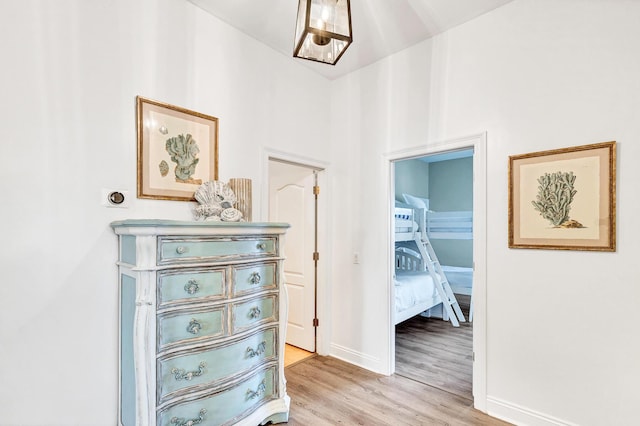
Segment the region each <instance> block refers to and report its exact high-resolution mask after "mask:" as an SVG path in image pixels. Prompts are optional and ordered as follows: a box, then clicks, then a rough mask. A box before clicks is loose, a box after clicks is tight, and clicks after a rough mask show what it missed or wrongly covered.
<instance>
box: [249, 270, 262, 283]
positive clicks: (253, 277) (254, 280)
mask: <svg viewBox="0 0 640 426" xmlns="http://www.w3.org/2000/svg"><path fill="white" fill-rule="evenodd" d="M260 281H262V277H261V276H260V272H252V273H251V277H249V282H250V283H251V284H260Z"/></svg>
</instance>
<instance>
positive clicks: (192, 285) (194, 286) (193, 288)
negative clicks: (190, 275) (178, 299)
mask: <svg viewBox="0 0 640 426" xmlns="http://www.w3.org/2000/svg"><path fill="white" fill-rule="evenodd" d="M198 290H200V286H199V285H198V281H196V280H189V281H187V283H186V284H185V285H184V291H186V292H187V293H189V294H196V293H197V292H198Z"/></svg>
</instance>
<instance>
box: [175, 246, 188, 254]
mask: <svg viewBox="0 0 640 426" xmlns="http://www.w3.org/2000/svg"><path fill="white" fill-rule="evenodd" d="M188 251H189V247H186V246H178V247H176V253H178V254H185V253H187V252H188Z"/></svg>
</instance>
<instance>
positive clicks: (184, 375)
mask: <svg viewBox="0 0 640 426" xmlns="http://www.w3.org/2000/svg"><path fill="white" fill-rule="evenodd" d="M206 366H207V364H206V363H205V362H204V361H202V362H201V363H200V365H198V369H197V370H196V371H185V370H184V368H172V369H171V374H173V377H175V379H176V380H186V381H189V380H191V379H193V378H194V377H198V376H202V375H203V374H204V368H205V367H206Z"/></svg>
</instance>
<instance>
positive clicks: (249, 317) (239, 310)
mask: <svg viewBox="0 0 640 426" xmlns="http://www.w3.org/2000/svg"><path fill="white" fill-rule="evenodd" d="M277 300H278V297H277V296H276V295H275V294H272V295H268V296H263V297H259V298H255V299H251V300H247V301H243V302H237V303H233V304H232V305H231V333H233V334H235V333H239V332H241V331H244V330H246V329H247V328H251V327H255V326H257V325H259V324H262V323H266V322H269V321H277V320H278V310H277V308H276V306H277V305H276V302H277Z"/></svg>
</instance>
